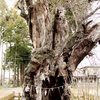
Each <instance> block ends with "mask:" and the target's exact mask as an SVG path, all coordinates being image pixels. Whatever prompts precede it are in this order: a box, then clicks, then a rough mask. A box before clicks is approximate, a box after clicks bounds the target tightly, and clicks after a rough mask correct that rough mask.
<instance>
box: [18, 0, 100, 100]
mask: <svg viewBox="0 0 100 100" xmlns="http://www.w3.org/2000/svg"><path fill="white" fill-rule="evenodd" d="M91 6H92V0H19V1H18V7H19V9H20V10H21V16H22V17H23V18H24V19H25V20H26V21H27V23H28V26H29V34H30V38H31V40H32V44H33V52H32V56H31V60H30V62H29V64H28V65H27V68H26V69H25V73H24V88H23V99H22V100H70V98H71V93H70V89H69V87H70V84H71V77H72V72H73V71H75V69H76V68H77V66H78V64H79V63H80V62H81V61H82V60H83V58H84V57H85V56H86V55H88V54H89V52H90V51H91V49H92V48H93V47H94V46H95V45H96V43H97V42H98V41H99V39H100V33H99V31H98V29H99V28H100V26H99V24H93V23H92V20H90V19H89V18H90V17H91V16H92V15H93V14H94V13H95V12H96V11H97V10H98V9H99V8H100V7H97V8H95V9H94V10H92V11H90V8H91ZM54 10H55V11H54ZM66 18H67V19H68V20H67V19H66ZM91 23H92V24H91Z"/></svg>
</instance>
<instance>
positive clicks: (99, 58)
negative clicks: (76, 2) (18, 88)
mask: <svg viewBox="0 0 100 100" xmlns="http://www.w3.org/2000/svg"><path fill="white" fill-rule="evenodd" d="M5 1H6V3H7V5H8V6H9V8H13V6H14V4H15V3H16V1H17V0H5ZM96 5H97V4H96V3H95V4H94V5H93V6H94V7H95V6H96ZM94 7H93V8H94ZM99 12H100V11H98V12H96V13H97V14H98V13H99ZM92 17H93V18H94V21H93V22H94V23H95V22H97V21H100V14H98V15H96V16H92ZM1 49H2V48H1ZM92 53H93V54H94V55H93V56H92V57H89V56H86V57H85V58H84V59H83V61H82V62H81V63H80V64H79V65H78V68H81V67H83V66H100V45H99V44H98V43H97V47H96V48H94V49H93V50H92ZM0 55H1V50H0ZM0 65H1V61H0ZM0 73H1V71H0ZM6 75H8V74H6Z"/></svg>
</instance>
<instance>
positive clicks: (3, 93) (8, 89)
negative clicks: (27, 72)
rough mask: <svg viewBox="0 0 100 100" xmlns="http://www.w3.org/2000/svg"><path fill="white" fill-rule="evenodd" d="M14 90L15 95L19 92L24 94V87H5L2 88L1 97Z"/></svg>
mask: <svg viewBox="0 0 100 100" xmlns="http://www.w3.org/2000/svg"><path fill="white" fill-rule="evenodd" d="M12 92H15V95H18V93H20V94H21V95H22V87H17V88H4V89H2V90H0V97H1V96H5V95H7V94H10V93H12Z"/></svg>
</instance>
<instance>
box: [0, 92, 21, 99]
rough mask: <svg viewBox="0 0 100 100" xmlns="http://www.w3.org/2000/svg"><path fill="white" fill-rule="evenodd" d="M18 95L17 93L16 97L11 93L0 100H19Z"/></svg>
mask: <svg viewBox="0 0 100 100" xmlns="http://www.w3.org/2000/svg"><path fill="white" fill-rule="evenodd" d="M20 97H21V95H20V93H18V95H17V96H16V95H15V93H14V92H13V93H11V94H8V95H6V96H3V97H0V100H14V99H15V98H17V99H16V100H20Z"/></svg>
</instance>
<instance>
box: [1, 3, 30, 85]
mask: <svg viewBox="0 0 100 100" xmlns="http://www.w3.org/2000/svg"><path fill="white" fill-rule="evenodd" d="M3 2H4V1H3ZM1 11H2V13H4V12H3V10H1ZM1 16H2V17H1V19H0V32H1V33H2V36H1V39H2V42H3V43H4V45H5V44H7V45H8V48H7V50H6V53H5V58H4V62H5V63H4V65H3V69H5V70H6V69H10V68H11V69H12V70H13V71H14V82H16V81H17V80H19V78H18V77H19V74H18V73H19V70H20V82H21V84H22V83H23V73H24V68H25V67H26V65H27V63H28V62H29V59H30V52H31V46H32V45H31V44H30V39H29V36H28V27H27V25H26V22H25V20H24V19H23V18H22V17H20V16H19V15H18V13H17V11H16V10H15V9H11V10H9V9H6V11H5V13H4V14H3V15H2V14H1ZM22 29H24V30H22ZM0 35H1V34H0ZM9 62H12V64H11V65H9ZM8 65H9V66H8ZM9 73H10V72H9ZM16 77H17V78H16ZM9 80H10V79H9ZM13 84H14V85H15V83H13ZM17 85H19V82H18V81H17Z"/></svg>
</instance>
